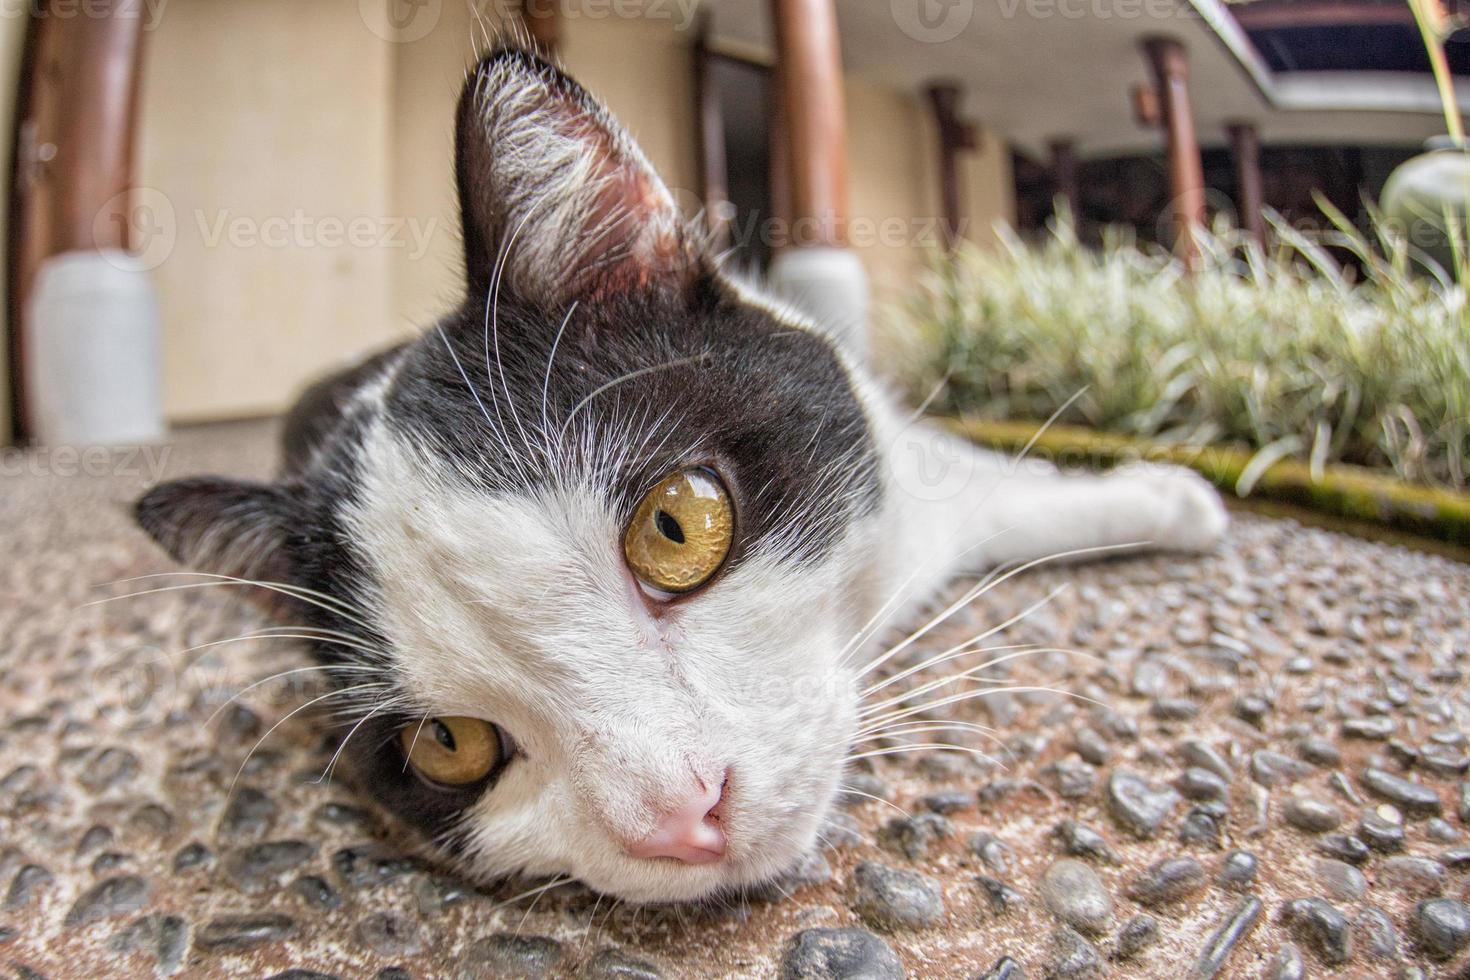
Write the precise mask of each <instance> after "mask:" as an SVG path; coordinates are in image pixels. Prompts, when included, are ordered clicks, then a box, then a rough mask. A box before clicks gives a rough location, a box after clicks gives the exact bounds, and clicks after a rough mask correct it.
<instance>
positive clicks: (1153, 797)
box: [1107, 769, 1179, 838]
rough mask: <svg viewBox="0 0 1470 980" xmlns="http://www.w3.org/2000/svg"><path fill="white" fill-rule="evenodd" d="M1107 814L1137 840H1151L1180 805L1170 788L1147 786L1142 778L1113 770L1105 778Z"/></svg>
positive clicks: (1146, 782)
mask: <svg viewBox="0 0 1470 980" xmlns="http://www.w3.org/2000/svg"><path fill="white" fill-rule="evenodd" d="M1107 802H1108V810H1109V811H1110V812H1111V813H1112V815H1113V818H1114V819H1115V820H1117V821H1118V822H1119V823H1120V824H1121V825H1123V826H1124V827H1125V828H1127V829H1128V830H1131V831H1132V832H1133V833H1134V834H1135V835H1136V836H1138V837H1140V838H1149V837H1152V836H1153V835H1154V834H1155V833H1156V832H1157V831H1158V829H1159V826H1160V825H1161V824H1162V823H1163V822H1164V820H1165V819H1166V818H1167V817H1168V816H1169V813H1170V811H1171V810H1173V809H1174V807H1175V805H1176V804H1177V803H1178V802H1179V793H1178V792H1177V791H1175V789H1174V788H1173V787H1172V786H1159V785H1155V784H1152V783H1149V782H1148V781H1146V780H1145V779H1143V778H1142V777H1141V776H1137V775H1134V774H1133V773H1131V772H1126V771H1124V770H1121V769H1114V770H1113V772H1112V774H1111V775H1110V776H1109V777H1108V784H1107Z"/></svg>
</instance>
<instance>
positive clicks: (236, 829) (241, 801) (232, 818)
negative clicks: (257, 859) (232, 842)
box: [219, 786, 277, 837]
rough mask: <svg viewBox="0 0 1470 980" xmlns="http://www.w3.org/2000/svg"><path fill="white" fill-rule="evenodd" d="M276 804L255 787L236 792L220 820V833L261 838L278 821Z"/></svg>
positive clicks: (246, 787)
mask: <svg viewBox="0 0 1470 980" xmlns="http://www.w3.org/2000/svg"><path fill="white" fill-rule="evenodd" d="M276 810H277V808H276V804H275V801H273V800H272V799H271V798H270V797H269V796H266V795H265V794H264V793H262V792H261V791H260V790H258V789H256V788H255V787H254V786H243V787H240V788H239V789H237V790H235V795H234V796H232V797H231V798H230V802H229V804H228V805H227V806H226V807H225V813H224V816H222V817H221V818H220V824H219V830H220V833H221V834H223V835H225V836H227V837H260V836H263V835H264V834H265V833H267V832H268V831H269V830H270V827H271V824H272V823H273V822H274V821H275V819H276Z"/></svg>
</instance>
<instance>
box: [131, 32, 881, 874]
mask: <svg viewBox="0 0 1470 980" xmlns="http://www.w3.org/2000/svg"><path fill="white" fill-rule="evenodd" d="M456 177H457V183H458V189H459V198H460V206H461V211H462V230H463V239H464V248H465V256H464V258H465V297H464V300H463V302H462V304H461V305H460V307H459V308H458V309H457V310H456V311H455V312H454V313H452V314H450V315H449V316H447V317H446V318H445V319H444V320H442V321H441V322H440V323H439V324H438V325H437V326H435V327H434V328H432V329H430V330H429V331H427V332H426V333H425V334H424V335H423V336H421V337H420V338H418V339H417V340H415V341H413V342H411V343H409V344H407V345H405V346H404V347H402V348H400V349H398V350H395V351H393V352H390V353H389V354H387V355H384V356H383V357H381V358H379V359H377V360H375V361H374V362H372V363H371V364H370V365H369V366H368V367H366V368H364V369H362V370H360V371H358V372H356V373H355V374H354V375H353V376H351V377H350V379H348V381H349V382H350V383H348V382H339V383H338V384H337V385H336V386H335V387H329V388H327V389H322V390H321V391H319V392H318V394H317V395H316V396H315V397H311V398H308V399H306V401H305V402H304V403H303V407H302V408H301V409H298V414H300V413H302V412H309V414H310V415H311V418H309V419H307V420H306V421H305V422H304V423H302V424H301V425H299V426H297V425H293V428H299V429H302V430H303V431H307V432H308V433H310V436H309V437H305V438H303V439H301V440H300V442H301V443H302V444H301V445H299V446H297V447H295V451H294V455H293V456H292V458H290V459H288V463H287V465H286V467H285V469H284V470H283V472H282V475H281V476H280V477H279V478H278V480H277V481H276V482H274V483H271V484H246V483H240V482H236V481H228V480H222V479H214V478H202V479H192V480H184V481H180V482H176V483H172V484H165V485H163V486H160V487H158V488H155V489H154V490H153V491H151V492H150V493H149V494H147V495H146V496H145V497H144V498H143V499H142V500H140V501H139V503H138V506H137V514H138V519H139V522H140V523H141V524H142V526H143V527H144V528H145V529H146V530H147V531H149V532H150V533H151V534H152V535H153V536H154V537H155V538H156V539H157V540H158V541H159V542H160V543H161V544H162V545H164V547H165V548H167V549H168V550H169V551H170V552H172V553H173V554H174V555H175V556H176V557H177V558H179V559H180V560H181V561H184V562H185V563H186V564H190V565H192V566H193V567H195V568H198V569H201V570H203V571H207V572H213V573H216V574H223V575H231V576H237V577H244V578H248V579H251V580H255V581H270V582H272V583H277V585H276V587H275V588H274V589H273V590H272V591H270V592H269V595H271V596H272V597H273V598H274V608H275V610H276V612H277V614H278V615H280V616H282V617H284V618H287V619H289V620H290V621H291V622H295V623H303V624H304V625H308V626H311V627H314V628H315V629H317V630H331V631H334V632H333V633H331V634H328V633H322V634H321V635H322V637H323V639H322V641H321V642H320V643H319V644H317V650H318V654H319V656H321V657H322V658H323V659H325V660H327V661H328V662H329V663H334V664H339V665H340V667H341V670H340V674H339V677H340V683H341V685H342V691H343V693H342V694H341V696H340V699H339V700H337V701H336V702H335V704H336V706H337V707H339V708H341V707H343V706H344V705H346V706H349V707H350V709H351V710H350V711H349V713H348V719H347V725H348V728H347V731H348V737H347V740H346V743H345V749H344V757H345V758H347V759H349V760H351V762H352V763H353V768H354V770H355V772H356V774H357V781H358V784H359V785H360V786H361V787H362V789H363V790H364V791H365V792H366V793H368V794H371V795H373V796H375V797H376V798H378V799H379V800H380V801H381V802H382V803H384V804H385V805H386V806H387V807H388V808H389V809H390V810H392V811H393V812H394V813H395V814H397V815H398V816H399V817H400V818H402V819H403V820H404V821H405V822H407V823H409V824H411V825H413V826H415V827H417V828H418V829H419V830H421V831H422V832H423V833H424V834H425V835H426V836H427V837H428V838H429V839H430V840H431V841H433V842H434V844H435V845H436V846H438V847H439V848H440V849H441V851H442V853H443V854H445V855H446V856H447V857H448V858H449V859H450V860H451V861H453V862H454V863H456V864H457V865H458V866H459V867H460V868H461V869H462V870H464V871H466V872H467V873H470V874H474V875H476V876H478V877H481V878H492V877H497V876H501V875H506V874H511V873H516V872H521V873H526V874H533V875H534V874H568V875H571V876H573V877H575V878H579V879H581V880H582V881H584V882H586V883H587V884H589V885H591V886H592V887H594V888H597V889H599V890H602V891H606V892H609V893H611V894H614V895H618V896H621V897H624V898H627V899H630V900H645V901H648V900H682V899H693V898H698V897H701V896H705V895H709V894H712V893H717V892H721V891H726V890H731V889H738V888H740V887H742V886H746V885H750V884H753V883H756V882H759V881H762V880H765V879H768V878H770V877H772V876H773V875H776V874H777V873H779V872H781V871H783V870H784V869H785V868H787V867H788V866H790V865H791V864H792V863H793V862H795V861H796V860H797V859H798V858H799V857H800V856H801V855H802V854H803V853H804V852H805V851H806V850H807V849H808V848H810V847H811V846H812V844H813V842H814V840H815V836H816V833H817V831H818V829H819V827H820V825H821V822H822V820H823V818H824V816H825V814H826V812H827V810H828V808H829V806H830V804H831V800H832V799H833V797H834V795H835V793H836V791H837V786H838V782H839V776H840V772H841V768H842V764H843V760H844V758H845V756H846V752H847V744H848V741H849V740H850V738H851V737H852V734H853V730H854V715H855V711H856V695H855V693H854V683H853V677H852V672H851V670H850V669H848V668H847V667H846V666H844V657H845V656H846V655H848V654H849V653H850V650H849V649H848V648H849V645H850V642H851V641H853V640H854V638H855V636H856V634H857V632H858V630H859V628H860V627H861V626H862V622H861V621H860V619H859V614H860V610H861V609H862V608H863V599H864V598H865V593H866V590H868V589H869V588H870V587H871V583H870V582H869V579H868V575H869V573H868V571H867V569H868V568H869V567H870V565H871V559H870V557H869V556H870V555H871V553H872V550H873V547H874V536H875V534H876V530H875V528H876V512H877V509H878V504H879V496H880V487H879V479H878V475H877V472H876V470H877V467H876V462H875V456H874V446H873V443H872V437H871V434H870V432H869V427H868V422H867V419H866V415H865V410H864V406H863V403H862V400H861V397H860V392H859V391H858V390H857V389H856V388H855V382H854V380H853V378H852V376H851V374H850V373H849V371H848V370H847V368H846V367H845V366H844V364H843V362H842V360H841V358H840V356H839V355H838V354H837V353H836V351H835V350H834V349H833V347H832V345H831V344H830V342H829V341H828V340H827V339H826V338H824V337H823V336H822V335H820V334H819V333H817V332H815V331H813V330H812V329H810V327H809V325H808V324H806V323H804V322H802V321H801V320H800V319H799V318H797V317H795V316H793V315H791V314H789V313H786V312H783V311H781V310H780V309H779V308H778V307H776V306H775V305H773V304H771V303H768V302H766V301H764V300H762V299H760V298H759V297H758V296H756V295H755V294H754V293H753V292H751V291H750V290H748V289H746V288H744V287H742V286H739V285H737V284H735V283H733V282H732V281H730V280H729V279H728V278H727V277H725V276H724V275H723V274H722V273H721V271H720V270H719V268H718V267H717V263H716V262H715V261H714V260H713V259H712V258H711V256H710V255H709V254H708V253H707V251H706V250H705V248H704V245H703V243H702V241H701V239H700V237H699V236H698V235H697V234H695V233H694V232H693V231H691V229H690V227H689V225H687V224H686V221H685V219H684V217H683V216H682V215H681V214H680V213H679V211H678V209H677V208H676V206H675V203H674V200H673V198H672V196H671V194H670V193H669V191H668V190H667V188H666V187H665V186H664V184H663V183H662V182H661V181H660V180H659V178H658V177H657V176H656V175H655V173H654V172H653V170H652V168H651V167H650V166H649V164H648V163H647V161H646V160H645V159H644V157H643V155H642V154H641V152H640V151H639V150H638V148H637V147H636V146H635V145H634V144H633V143H632V142H631V141H630V140H629V138H628V137H627V135H626V134H625V133H624V132H623V131H622V129H621V128H619V127H618V125H617V124H616V123H614V122H613V120H612V119H611V118H610V117H609V116H608V115H607V114H606V113H605V112H604V111H603V110H602V109H601V108H600V107H599V106H598V105H597V104H596V103H595V102H594V101H593V100H592V98H591V97H590V96H589V95H588V94H587V93H586V92H585V91H584V90H583V89H582V88H581V87H580V86H578V85H577V84H576V83H575V82H573V81H571V80H570V79H568V78H567V77H566V76H565V75H563V74H562V73H561V72H560V71H558V70H557V69H555V68H553V67H552V66H550V65H548V64H546V63H544V62H543V61H541V60H539V59H538V58H536V57H535V56H533V55H531V54H528V53H526V52H523V51H519V50H513V49H507V50H501V51H497V52H495V53H493V54H491V55H489V56H487V57H486V58H485V59H484V60H483V61H481V62H480V64H479V65H478V66H477V67H476V68H475V69H474V71H473V72H472V73H471V75H470V76H469V79H468V81H467V83H466V86H465V89H464V93H463V95H462V97H461V100H460V103H459V109H458V117H457V133H456ZM323 405H325V406H326V409H325V413H326V414H325V415H323ZM323 418H325V419H326V420H327V421H325V422H324V421H322V419H323ZM333 703H334V702H332V701H328V702H326V704H328V705H331V704H333Z"/></svg>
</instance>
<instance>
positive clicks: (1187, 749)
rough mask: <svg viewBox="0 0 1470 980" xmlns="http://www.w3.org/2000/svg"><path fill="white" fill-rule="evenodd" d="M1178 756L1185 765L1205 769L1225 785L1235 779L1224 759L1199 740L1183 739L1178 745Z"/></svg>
mask: <svg viewBox="0 0 1470 980" xmlns="http://www.w3.org/2000/svg"><path fill="white" fill-rule="evenodd" d="M1179 754H1180V755H1181V756H1182V757H1183V759H1184V762H1185V764H1186V765H1188V766H1192V767H1194V768H1198V769H1206V770H1208V771H1210V772H1212V773H1214V774H1215V775H1217V776H1219V777H1220V778H1221V779H1223V780H1224V781H1225V782H1227V783H1228V782H1230V781H1231V780H1232V779H1234V778H1235V771H1234V769H1233V768H1232V767H1231V765H1230V763H1228V762H1226V761H1225V757H1224V756H1222V755H1221V754H1220V753H1219V752H1217V751H1215V750H1214V749H1213V748H1211V747H1210V745H1209V744H1207V743H1205V742H1203V741H1201V740H1200V739H1197V738H1189V739H1185V740H1184V741H1183V742H1181V743H1180V745H1179Z"/></svg>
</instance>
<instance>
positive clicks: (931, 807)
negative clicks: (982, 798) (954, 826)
mask: <svg viewBox="0 0 1470 980" xmlns="http://www.w3.org/2000/svg"><path fill="white" fill-rule="evenodd" d="M974 805H975V797H974V796H972V795H971V794H969V793H962V792H959V791H958V790H953V791H945V792H942V793H930V794H929V795H928V796H922V797H920V798H919V806H921V807H923V808H924V809H925V810H928V811H930V812H931V813H938V814H942V815H944V816H949V815H950V814H951V813H958V812H959V811H960V810H967V809H969V808H970V807H972V806H974Z"/></svg>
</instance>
